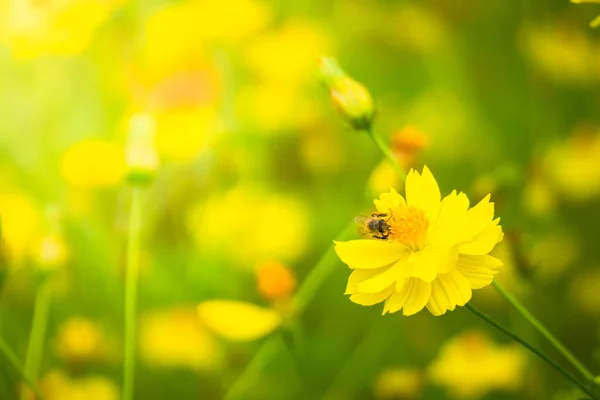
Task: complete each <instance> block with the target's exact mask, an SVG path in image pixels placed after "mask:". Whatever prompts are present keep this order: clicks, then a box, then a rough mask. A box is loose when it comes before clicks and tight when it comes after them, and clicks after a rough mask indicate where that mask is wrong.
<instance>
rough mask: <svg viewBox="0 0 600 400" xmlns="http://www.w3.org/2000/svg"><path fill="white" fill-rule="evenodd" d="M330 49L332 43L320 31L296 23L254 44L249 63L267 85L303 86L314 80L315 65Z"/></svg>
mask: <svg viewBox="0 0 600 400" xmlns="http://www.w3.org/2000/svg"><path fill="white" fill-rule="evenodd" d="M329 48H330V44H329V39H328V37H327V36H326V35H325V33H324V32H323V31H322V30H321V29H319V27H317V26H315V25H314V24H313V23H311V22H309V21H307V20H296V21H291V22H287V23H286V24H285V25H284V26H283V27H281V28H279V29H277V30H274V31H272V32H269V33H267V34H265V35H263V36H262V37H260V38H257V39H256V40H255V41H253V42H252V43H250V45H249V46H248V47H247V50H246V63H247V64H248V66H249V67H250V68H251V69H252V70H253V71H254V72H255V73H256V74H257V75H258V76H259V77H260V78H262V79H263V80H265V81H276V82H279V83H280V84H285V83H292V84H299V83H301V82H309V81H311V80H313V79H314V72H315V62H316V60H317V59H318V58H319V57H321V56H322V55H323V54H327V53H328V50H329ZM290 49H294V51H290Z"/></svg>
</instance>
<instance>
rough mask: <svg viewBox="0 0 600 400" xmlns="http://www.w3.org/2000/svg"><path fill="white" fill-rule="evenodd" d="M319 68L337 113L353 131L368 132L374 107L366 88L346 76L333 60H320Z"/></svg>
mask: <svg viewBox="0 0 600 400" xmlns="http://www.w3.org/2000/svg"><path fill="white" fill-rule="evenodd" d="M320 68H321V74H322V76H323V79H324V81H325V83H326V84H327V86H328V87H329V91H330V93H331V99H332V101H333V104H334V105H335V107H336V109H337V110H338V112H339V113H340V114H341V115H342V116H343V117H344V118H346V120H348V122H349V123H350V125H352V127H353V128H354V129H356V130H369V129H370V128H371V123H372V122H373V118H374V117H375V106H374V104H373V99H372V98H371V94H370V93H369V91H368V90H367V88H365V87H364V86H363V85H362V84H360V83H358V82H357V81H355V80H354V79H352V78H350V77H349V76H348V75H346V73H345V72H344V71H343V70H342V69H341V68H340V66H339V65H338V64H337V62H336V61H335V60H334V59H331V58H323V59H321V62H320Z"/></svg>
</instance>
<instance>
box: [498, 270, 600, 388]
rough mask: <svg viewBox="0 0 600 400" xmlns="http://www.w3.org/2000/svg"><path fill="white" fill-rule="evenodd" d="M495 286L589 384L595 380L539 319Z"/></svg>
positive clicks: (502, 289) (503, 290)
mask: <svg viewBox="0 0 600 400" xmlns="http://www.w3.org/2000/svg"><path fill="white" fill-rule="evenodd" d="M493 285H494V287H495V288H496V290H498V292H499V293H500V294H501V295H502V296H503V297H504V298H505V299H506V300H507V301H508V302H509V303H510V304H512V305H513V307H514V308H516V309H517V311H518V312H519V313H520V314H521V315H522V316H523V317H525V319H526V320H527V321H529V323H531V325H533V327H534V328H535V329H537V331H538V332H539V333H541V334H542V336H544V337H545V338H546V339H547V340H548V341H549V342H550V343H551V344H552V346H554V348H555V349H556V350H558V351H559V352H560V353H561V354H562V355H563V356H564V357H565V358H566V359H567V360H568V361H569V362H570V363H571V365H573V367H574V368H575V369H577V371H579V372H580V373H581V375H583V376H584V377H585V379H586V381H588V382H590V383H591V382H592V381H593V380H594V375H593V374H592V373H591V372H590V370H588V369H587V368H586V367H585V366H584V365H583V364H582V363H581V361H579V360H578V359H577V357H575V356H574V355H573V353H571V352H570V351H569V350H568V349H567V348H566V347H565V346H564V345H563V344H562V343H561V342H560V341H559V340H558V339H557V338H556V337H555V336H554V335H553V334H552V333H550V331H549V330H548V328H546V327H545V326H544V325H543V324H542V323H541V322H540V321H538V319H537V318H535V317H534V316H533V315H532V314H531V313H530V312H529V311H528V310H527V309H526V308H525V306H523V305H522V304H521V303H520V302H519V300H517V299H516V298H515V297H514V296H513V295H512V294H510V293H509V292H507V291H506V289H504V287H503V286H502V285H501V284H500V283H498V282H497V281H495V280H494V281H493Z"/></svg>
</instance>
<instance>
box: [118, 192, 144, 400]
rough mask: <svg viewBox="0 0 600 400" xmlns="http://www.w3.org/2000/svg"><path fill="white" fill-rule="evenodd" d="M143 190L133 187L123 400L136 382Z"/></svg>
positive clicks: (127, 275) (126, 300) (128, 252)
mask: <svg viewBox="0 0 600 400" xmlns="http://www.w3.org/2000/svg"><path fill="white" fill-rule="evenodd" d="M141 195H142V189H141V188H139V187H133V188H132V193H131V211H130V214H129V237H128V242H127V266H126V271H125V354H124V364H123V400H132V399H133V392H134V381H135V336H136V320H137V318H136V315H137V314H136V313H137V311H136V308H137V286H138V283H137V282H138V270H139V263H140V228H141V217H142V213H141Z"/></svg>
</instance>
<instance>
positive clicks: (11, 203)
mask: <svg viewBox="0 0 600 400" xmlns="http://www.w3.org/2000/svg"><path fill="white" fill-rule="evenodd" d="M41 219H42V215H41V212H40V210H39V209H38V208H37V206H36V205H35V203H34V201H33V200H32V199H31V198H30V197H29V196H27V195H25V194H24V193H21V192H17V191H12V192H8V191H7V192H6V193H2V194H0V224H1V228H2V232H1V233H2V236H1V239H2V241H3V242H4V244H5V251H6V256H7V258H8V260H9V261H12V262H11V264H13V263H14V264H13V265H18V264H19V263H20V262H21V261H22V260H23V257H24V256H25V254H26V253H27V251H28V250H29V246H30V243H31V240H32V239H33V237H34V236H35V235H36V234H37V230H38V229H39V227H40V225H41Z"/></svg>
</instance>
